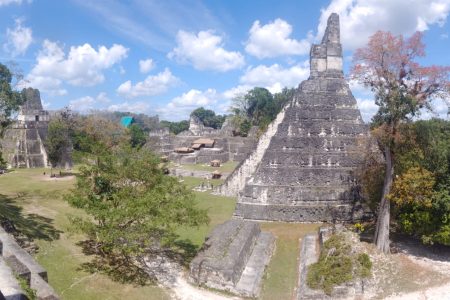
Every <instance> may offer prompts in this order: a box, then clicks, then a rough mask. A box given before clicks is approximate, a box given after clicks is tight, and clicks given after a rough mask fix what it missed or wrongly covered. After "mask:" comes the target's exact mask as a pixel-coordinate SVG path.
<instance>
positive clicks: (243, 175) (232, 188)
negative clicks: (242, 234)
mask: <svg viewBox="0 0 450 300" xmlns="http://www.w3.org/2000/svg"><path fill="white" fill-rule="evenodd" d="M287 107H288V105H287V106H285V107H284V108H283V109H282V110H281V112H280V113H279V114H278V115H277V117H276V118H275V120H273V121H272V123H270V125H269V127H268V128H267V131H266V132H265V133H264V134H263V135H261V137H260V138H259V140H258V143H257V144H256V148H255V150H254V151H253V152H252V153H251V154H250V155H249V156H248V157H247V158H246V159H245V160H243V161H242V162H241V163H240V164H239V165H238V167H237V168H236V169H235V170H234V171H233V172H232V173H231V175H230V176H229V177H228V178H227V180H226V181H225V182H224V184H223V185H221V186H220V187H218V188H217V189H216V190H215V193H216V194H220V195H224V196H237V195H238V193H239V191H241V190H242V189H243V188H244V186H245V183H246V181H247V179H248V178H250V176H251V175H252V174H253V173H254V172H255V170H256V168H257V167H258V164H259V162H260V161H261V160H262V157H263V156H264V153H265V152H266V150H267V148H268V147H269V144H270V141H271V139H272V137H273V136H274V135H275V133H276V132H277V129H278V126H279V125H280V124H281V122H282V121H283V119H284V115H285V112H286V109H287Z"/></svg>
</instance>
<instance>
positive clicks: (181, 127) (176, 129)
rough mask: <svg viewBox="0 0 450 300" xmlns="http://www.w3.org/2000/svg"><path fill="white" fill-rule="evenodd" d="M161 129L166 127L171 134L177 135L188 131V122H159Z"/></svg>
mask: <svg viewBox="0 0 450 300" xmlns="http://www.w3.org/2000/svg"><path fill="white" fill-rule="evenodd" d="M160 125H161V127H163V128H164V127H167V128H169V131H170V132H172V133H173V134H179V133H180V132H182V131H185V130H188V129H189V121H187V120H183V121H179V122H170V121H165V120H163V121H161V122H160Z"/></svg>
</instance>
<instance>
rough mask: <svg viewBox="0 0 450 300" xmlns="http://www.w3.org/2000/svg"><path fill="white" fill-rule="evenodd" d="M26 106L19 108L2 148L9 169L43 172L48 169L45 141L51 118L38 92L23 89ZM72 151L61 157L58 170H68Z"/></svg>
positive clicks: (6, 133) (69, 150)
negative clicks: (41, 169) (60, 168)
mask: <svg viewBox="0 0 450 300" xmlns="http://www.w3.org/2000/svg"><path fill="white" fill-rule="evenodd" d="M22 95H23V97H24V98H25V103H24V104H23V105H22V106H21V108H20V111H19V115H18V116H17V122H15V124H13V126H12V127H11V128H9V129H7V130H6V131H5V137H4V139H3V141H2V146H3V148H4V149H5V152H6V154H7V156H8V163H9V165H10V166H11V167H19V168H42V167H46V166H47V151H46V149H45V146H44V142H45V140H46V139H47V134H48V123H49V121H50V115H49V113H48V111H46V110H44V109H43V107H42V103H41V97H40V93H39V90H37V89H33V88H26V89H23V91H22ZM71 151H72V149H71V147H69V148H68V149H67V150H66V151H65V153H64V154H63V156H64V157H63V159H62V163H61V165H60V167H63V168H71V167H72V157H71Z"/></svg>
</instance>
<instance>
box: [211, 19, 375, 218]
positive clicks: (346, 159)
mask: <svg viewBox="0 0 450 300" xmlns="http://www.w3.org/2000/svg"><path fill="white" fill-rule="evenodd" d="M339 35H340V31H339V16H338V15H337V14H335V13H333V14H331V16H330V17H329V19H328V24H327V28H326V31H325V34H324V36H323V39H322V42H321V44H319V45H313V46H312V48H311V53H310V69H311V73H310V77H309V79H308V80H305V81H303V82H302V83H301V84H300V86H299V87H298V89H297V91H296V93H295V94H294V97H293V99H292V101H291V102H290V103H288V104H287V106H286V107H285V108H284V109H283V110H282V112H281V113H280V114H279V115H278V116H277V118H276V119H275V121H273V122H272V124H271V125H270V126H269V129H268V131H267V132H266V134H265V135H264V136H263V137H262V138H261V139H260V141H259V143H258V146H257V149H256V150H255V151H254V152H253V153H252V154H251V155H250V156H249V157H248V158H247V160H246V161H244V162H243V163H242V164H241V167H240V168H238V169H237V170H235V172H234V173H233V174H231V176H230V177H229V179H228V180H227V182H226V183H225V185H224V187H222V188H221V189H219V190H218V192H221V193H223V194H233V193H236V191H240V192H239V197H238V203H237V206H236V210H235V216H238V217H242V218H245V219H258V220H279V221H335V220H342V221H343V220H350V219H352V218H354V217H356V215H355V213H356V212H358V213H359V211H357V209H356V205H355V203H356V202H357V200H358V199H359V193H358V187H357V186H356V184H355V181H354V179H353V177H352V172H353V171H354V169H355V168H356V167H357V166H358V165H359V163H360V159H361V155H362V153H363V152H364V150H365V145H364V141H365V140H366V138H367V136H368V129H367V127H366V125H365V124H364V122H363V121H362V118H361V114H360V112H359V110H358V107H357V104H356V100H355V98H354V97H353V95H352V92H351V91H350V88H349V86H348V84H347V82H346V81H345V79H344V75H343V71H342V46H341V44H340V36H339ZM244 184H245V186H244V187H243V188H242V186H243V185H244Z"/></svg>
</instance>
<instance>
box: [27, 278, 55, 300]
mask: <svg viewBox="0 0 450 300" xmlns="http://www.w3.org/2000/svg"><path fill="white" fill-rule="evenodd" d="M30 287H31V288H32V289H34V290H36V296H37V298H38V299H39V300H58V299H59V296H58V294H57V293H56V292H55V290H54V289H53V288H52V287H51V286H50V285H49V284H48V283H47V282H46V281H45V280H44V279H43V278H42V277H40V276H31V283H30Z"/></svg>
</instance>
